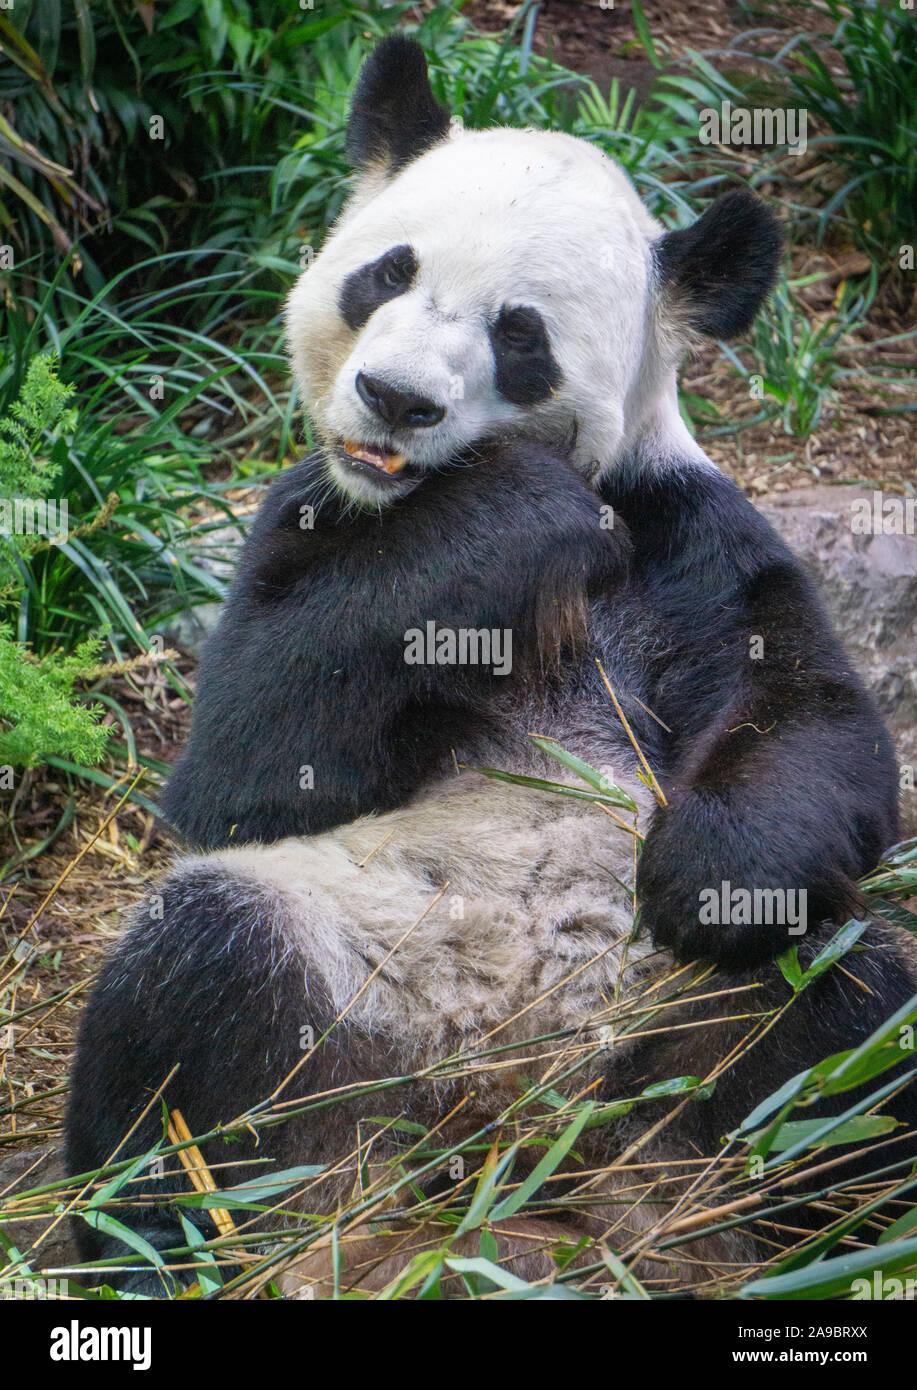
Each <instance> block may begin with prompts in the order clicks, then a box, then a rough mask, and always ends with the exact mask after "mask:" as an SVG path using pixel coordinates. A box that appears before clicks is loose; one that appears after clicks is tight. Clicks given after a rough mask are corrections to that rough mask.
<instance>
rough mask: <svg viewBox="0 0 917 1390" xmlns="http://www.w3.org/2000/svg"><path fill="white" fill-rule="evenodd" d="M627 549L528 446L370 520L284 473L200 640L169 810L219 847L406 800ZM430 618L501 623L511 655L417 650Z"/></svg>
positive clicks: (453, 474)
mask: <svg viewBox="0 0 917 1390" xmlns="http://www.w3.org/2000/svg"><path fill="white" fill-rule="evenodd" d="M304 512H305V513H307V514H308V516H307V519H308V520H309V521H310V522H311V523H312V524H311V526H310V527H305V528H304V527H302V525H301V523H302V521H303V513H304ZM625 552H626V542H625V541H624V540H623V538H622V537H620V536H618V535H617V534H615V533H614V532H613V531H610V530H607V529H603V527H602V525H601V512H600V503H599V501H598V499H597V498H596V496H595V494H594V493H593V492H591V491H590V489H589V488H588V487H587V485H586V483H585V482H584V480H583V479H582V478H580V477H579V476H578V475H577V474H575V473H574V472H573V470H572V469H571V468H570V467H569V466H568V464H567V463H566V462H565V461H564V459H563V458H562V457H560V456H559V455H558V454H556V453H555V452H552V451H551V450H549V449H546V448H545V447H544V446H543V445H539V444H534V443H529V442H527V441H513V442H509V443H503V444H493V445H487V446H482V447H481V449H480V450H478V451H477V454H476V456H475V458H474V459H473V460H468V461H466V462H463V463H461V464H457V465H455V466H454V467H453V468H452V469H451V470H446V471H444V472H443V473H441V474H434V475H432V476H430V477H429V478H427V479H425V480H424V482H423V484H422V485H421V486H420V487H418V488H417V490H416V492H414V493H412V494H411V495H410V496H409V497H407V498H405V499H404V500H403V501H402V502H400V503H398V504H397V505H392V506H391V507H389V508H387V509H385V510H384V511H383V513H382V514H381V515H377V514H375V513H364V512H357V511H355V510H354V509H353V507H348V506H346V505H345V504H344V503H343V502H342V501H341V499H340V498H339V497H337V496H336V494H335V493H333V492H332V491H331V490H330V489H329V484H328V481H327V478H326V477H325V475H324V473H323V471H322V469H321V467H320V464H319V462H318V461H317V460H316V459H315V458H312V459H308V460H306V461H304V462H303V463H302V464H300V465H297V466H296V467H295V468H292V469H290V470H289V471H288V472H287V473H285V474H283V475H282V476H281V477H280V478H278V480H277V481H276V483H275V484H274V486H273V487H272V488H271V490H270V492H269V494H268V497H267V500H266V501H265V503H264V506H263V507H262V510H261V512H260V513H259V515H258V517H257V519H256V521H255V523H254V525H253V527H252V532H251V535H250V536H249V539H248V541H247V542H246V545H245V548H244V551H243V554H242V557H241V559H240V562H239V567H238V571H237V575H236V579H235V582H234V585H233V589H232V591H231V593H230V595H229V597H228V599H227V601H226V603H225V605H224V608H223V613H222V615H221V619H220V624H219V626H218V628H217V629H216V631H215V632H214V634H213V636H212V637H211V639H210V641H209V642H208V644H207V647H206V648H205V651H204V654H203V657H202V660H201V665H200V670H199V673H198V685H197V694H196V699H195V709H194V723H193V725H192V730H191V738H190V742H189V744H188V747H187V749H186V750H185V752H184V754H183V756H182V758H181V760H180V762H179V763H178V766H177V767H176V769H175V772H174V773H173V775H172V778H171V780H170V781H169V783H168V785H167V787H166V789H165V793H164V797H163V807H164V810H165V813H166V815H167V817H168V818H169V820H170V821H171V822H172V824H173V825H174V826H175V828H176V829H177V830H178V831H179V833H180V835H181V836H182V838H183V839H184V840H185V841H187V842H188V843H190V844H193V845H195V846H196V847H199V848H204V849H214V848H218V847H221V846H223V845H227V844H230V843H232V844H240V843H245V842H247V841H252V840H261V841H263V842H267V843H270V842H272V841H275V840H278V839H281V838H283V837H284V836H286V835H294V834H314V833H317V832H319V831H321V830H324V829H328V828H330V827H332V826H334V825H339V824H345V823H346V822H348V821H350V820H353V819H355V818H356V817H357V816H360V815H364V814H367V813H369V812H372V811H384V810H389V809H393V808H394V807H396V806H400V805H403V804H404V803H405V802H406V801H407V800H409V799H410V797H411V796H412V795H413V794H414V792H415V791H417V789H418V788H419V787H420V786H421V785H423V784H424V783H425V782H426V781H427V780H428V779H429V777H430V776H431V775H432V773H433V772H434V771H435V769H436V768H437V767H438V766H443V765H448V763H449V761H450V758H451V754H450V750H451V749H453V748H454V747H456V746H461V744H462V742H463V740H464V738H465V737H466V736H467V734H468V731H469V729H475V730H479V729H480V726H481V723H482V720H484V719H485V717H486V711H487V709H489V708H490V707H491V706H492V704H493V701H494V696H495V695H497V696H500V695H502V693H503V691H504V690H505V688H506V685H507V684H508V683H511V682H512V679H513V677H514V676H515V675H516V674H517V673H518V672H519V671H520V669H522V668H524V667H525V665H526V664H527V663H528V664H529V665H532V664H535V663H538V662H540V660H541V658H542V656H543V650H542V644H543V643H544V644H545V645H547V646H548V648H550V645H551V641H552V638H554V637H557V636H559V637H564V636H566V635H567V634H566V633H565V632H564V630H563V629H564V626H565V624H564V615H565V613H568V612H569V613H575V612H576V611H577V609H578V608H579V609H582V608H583V607H584V604H585V598H586V595H587V594H588V593H589V592H591V591H594V590H595V589H597V588H600V589H602V590H603V591H605V590H608V589H612V590H613V589H614V587H615V586H616V584H619V583H620V582H621V579H622V576H623V573H624V554H625ZM431 628H432V629H433V631H434V634H435V633H437V632H442V631H446V632H447V633H449V632H451V633H453V634H454V633H455V632H457V631H461V630H467V631H472V632H478V631H489V632H491V633H494V632H496V633H499V634H500V635H501V638H502V642H503V646H504V650H505V655H506V657H507V660H506V662H505V664H503V665H502V666H501V667H500V669H499V670H498V669H496V666H495V664H494V663H489V664H477V663H457V662H456V661H454V660H452V661H448V662H443V663H440V662H438V661H437V660H434V659H431V658H430V657H429V655H428V657H427V660H425V661H423V660H421V661H417V660H415V659H414V656H413V655H412V654H410V653H409V652H408V650H407V643H408V637H409V634H412V633H413V634H417V633H420V634H427V633H428V632H429V631H430V629H431ZM558 628H559V629H560V631H559V632H558V631H557V629H558ZM507 634H509V637H507Z"/></svg>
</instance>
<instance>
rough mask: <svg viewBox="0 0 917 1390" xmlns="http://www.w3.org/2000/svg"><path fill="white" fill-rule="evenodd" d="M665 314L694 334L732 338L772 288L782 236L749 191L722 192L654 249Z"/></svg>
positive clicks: (773, 219) (748, 322)
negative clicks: (666, 308)
mask: <svg viewBox="0 0 917 1390" xmlns="http://www.w3.org/2000/svg"><path fill="white" fill-rule="evenodd" d="M653 250H654V253H655V257H656V267H657V272H658V275H659V282H660V287H661V291H662V294H663V297H664V300H665V301H666V302H667V304H668V306H669V312H670V313H671V314H673V315H677V316H678V317H679V318H680V319H681V320H682V322H684V321H685V320H687V324H688V327H689V328H690V329H691V330H692V331H693V332H694V333H703V334H706V335H707V336H709V337H711V338H734V337H736V336H737V335H738V334H740V333H744V332H745V331H746V330H747V329H748V328H750V327H751V324H752V322H753V320H754V317H755V315H756V314H757V312H758V310H759V309H760V307H761V305H762V303H763V301H764V299H765V296H766V295H767V294H768V292H769V291H770V290H772V289H773V287H774V282H775V281H776V279H777V273H778V271H779V269H780V261H781V257H782V254H783V232H782V230H781V227H780V223H779V222H778V221H777V219H776V217H775V216H774V215H773V213H772V212H770V211H769V210H768V208H766V207H765V206H764V204H763V203H762V202H760V201H759V199H757V198H756V197H755V196H754V194H753V193H749V192H748V191H747V189H744V188H740V189H736V190H734V191H733V192H731V193H724V194H723V196H722V198H717V200H716V202H715V203H713V204H712V206H711V207H709V208H708V209H707V211H706V212H705V213H704V215H703V217H699V218H698V220H697V221H696V222H695V223H694V224H693V226H691V227H686V228H685V229H684V230H683V231H679V232H666V234H665V235H664V236H662V237H660V238H659V240H658V241H657V242H656V243H655V246H654V248H653Z"/></svg>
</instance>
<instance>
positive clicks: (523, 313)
mask: <svg viewBox="0 0 917 1390" xmlns="http://www.w3.org/2000/svg"><path fill="white" fill-rule="evenodd" d="M490 341H491V346H492V347H493V354H494V363H495V366H496V372H495V376H494V382H495V385H496V388H497V390H498V391H499V392H500V395H501V396H503V397H504V398H505V399H506V400H508V401H511V402H512V403H513V405H535V404H537V402H538V401H541V400H544V399H545V397H546V396H549V395H550V394H551V392H552V391H553V390H555V389H556V387H557V386H558V385H559V384H560V375H561V374H560V368H559V367H558V365H557V363H556V362H555V360H554V356H553V354H552V352H551V343H550V340H549V338H548V330H547V328H546V327H545V322H544V319H543V318H542V317H541V315H540V314H539V312H538V310H537V309H533V308H531V307H530V306H528V305H523V304H519V305H509V304H504V305H503V307H502V309H501V310H500V312H499V314H498V315H497V317H496V319H495V320H494V321H493V323H491V325H490Z"/></svg>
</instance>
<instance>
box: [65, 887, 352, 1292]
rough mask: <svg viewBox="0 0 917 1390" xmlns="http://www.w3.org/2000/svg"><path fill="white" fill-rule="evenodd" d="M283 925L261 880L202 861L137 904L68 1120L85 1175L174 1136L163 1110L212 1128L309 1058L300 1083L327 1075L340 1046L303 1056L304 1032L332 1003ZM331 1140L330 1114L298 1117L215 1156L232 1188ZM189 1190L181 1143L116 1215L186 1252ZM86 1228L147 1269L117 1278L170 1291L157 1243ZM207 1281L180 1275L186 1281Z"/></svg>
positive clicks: (97, 1009) (84, 1246)
mask: <svg viewBox="0 0 917 1390" xmlns="http://www.w3.org/2000/svg"><path fill="white" fill-rule="evenodd" d="M283 927H284V923H283V919H282V909H281V908H280V907H279V906H278V904H277V902H276V901H275V902H273V903H267V902H266V901H265V895H264V893H263V891H262V890H260V889H259V888H258V887H257V885H255V884H252V883H246V882H245V881H244V880H241V879H236V878H233V877H231V876H230V875H229V874H227V873H225V871H220V870H219V869H218V868H216V867H209V866H207V865H205V864H202V863H200V862H198V863H195V862H194V861H192V862H190V863H188V864H186V865H184V866H179V868H178V870H177V871H176V872H175V873H174V874H173V875H172V877H171V878H170V879H169V880H168V881H167V882H166V883H165V884H164V885H162V886H161V889H160V891H159V892H158V893H157V894H155V895H154V896H153V897H152V898H151V899H149V900H148V901H147V903H146V904H143V905H141V906H140V908H138V910H137V912H136V914H135V917H134V920H133V923H132V925H131V926H130V928H129V929H128V931H127V932H126V934H125V936H124V937H123V938H122V940H121V941H120V943H119V944H118V946H117V948H116V949H115V951H114V952H113V954H112V955H111V956H110V957H109V959H108V961H107V962H106V964H105V966H104V967H103V970H102V973H101V976H100V978H99V981H98V983H97V985H96V988H95V990H94V992H93V994H92V997H91V999H90V1001H89V1003H88V1005H87V1007H86V1011H85V1014H84V1016H83V1020H82V1025H81V1029H80V1034H79V1039H78V1044H77V1053H76V1060H75V1063H74V1068H73V1076H72V1086H71V1095H70V1103H69V1109H68V1115H67V1162H68V1171H69V1172H70V1173H71V1174H73V1175H79V1174H84V1173H87V1172H90V1171H94V1170H96V1169H98V1168H100V1167H101V1166H102V1165H104V1164H108V1163H111V1162H116V1163H117V1162H121V1161H122V1160H124V1159H128V1158H133V1157H137V1156H140V1155H142V1154H144V1153H147V1152H149V1151H150V1150H151V1149H153V1148H154V1146H155V1145H156V1144H157V1141H160V1140H161V1139H162V1138H163V1133H164V1111H163V1106H165V1109H166V1111H168V1112H170V1113H171V1112H172V1111H173V1110H179V1111H180V1112H181V1115H182V1117H183V1119H184V1121H185V1123H186V1124H187V1125H188V1127H189V1130H190V1132H191V1133H192V1134H193V1135H195V1136H201V1135H205V1134H207V1133H210V1132H211V1131H213V1130H214V1129H216V1128H217V1127H219V1126H224V1125H227V1124H229V1123H230V1122H232V1121H233V1120H234V1119H236V1118H237V1117H239V1116H242V1115H245V1114H246V1113H247V1112H248V1111H249V1110H250V1109H251V1108H252V1107H254V1106H256V1105H258V1104H259V1103H260V1102H262V1101H264V1100H265V1099H266V1098H267V1097H268V1096H269V1095H270V1094H271V1093H272V1091H274V1090H275V1089H276V1088H277V1087H278V1086H279V1085H280V1084H281V1082H282V1081H283V1080H284V1078H285V1077H286V1076H287V1075H288V1074H289V1073H290V1072H291V1070H292V1069H293V1068H294V1067H296V1066H297V1064H300V1065H299V1071H298V1073H297V1093H298V1094H302V1093H303V1091H304V1090H305V1091H308V1090H309V1089H314V1088H316V1087H317V1086H320V1084H321V1077H320V1076H319V1070H320V1068H324V1067H326V1066H328V1065H329V1062H328V1061H327V1056H328V1052H327V1050H326V1049H325V1048H323V1049H321V1050H320V1052H318V1053H316V1057H315V1058H311V1057H310V1058H309V1059H308V1060H307V1061H306V1062H305V1064H304V1065H303V1058H304V1052H303V1046H302V1038H303V1036H304V1029H305V1028H306V1027H308V1028H311V1029H312V1030H313V1031H312V1033H311V1034H308V1036H310V1037H311V1036H318V1035H319V1033H320V1032H321V1030H322V1029H323V1028H324V1027H325V1026H326V1025H327V1022H328V1021H330V1020H329V1013H328V1007H327V1004H326V1002H325V1000H324V999H323V998H322V997H321V987H320V986H318V985H316V984H315V982H314V981H313V980H312V979H311V978H310V981H309V996H308V998H307V995H306V982H305V972H304V968H303V965H302V962H301V960H300V959H299V958H298V956H297V955H296V953H295V952H294V951H293V950H292V948H291V947H290V945H289V943H288V940H287V938H286V937H285V935H284V930H283ZM330 1051H331V1056H332V1058H336V1055H337V1051H336V1049H335V1048H333V1047H332V1049H331V1050H330ZM320 1057H321V1058H323V1059H325V1060H322V1061H320V1060H319V1058H320ZM170 1074H171V1075H170ZM167 1078H170V1079H169V1080H168V1084H167V1085H165V1087H164V1089H163V1085H164V1083H165V1082H166V1080H167ZM157 1092H159V1093H160V1094H158V1095H157ZM144 1111H145V1112H146V1113H145V1114H144V1113H143V1112H144ZM141 1116H142V1118H140V1117H141ZM320 1135H321V1126H320V1125H310V1126H306V1125H305V1124H304V1123H303V1122H302V1121H298V1120H293V1121H290V1122H289V1123H287V1124H284V1125H281V1126H278V1127H272V1128H267V1129H263V1130H261V1131H260V1132H259V1133H258V1134H257V1135H255V1134H254V1132H252V1131H249V1130H246V1129H244V1128H240V1129H239V1130H238V1131H235V1132H234V1133H233V1135H232V1142H226V1141H224V1139H223V1138H222V1137H221V1136H217V1137H215V1138H211V1139H210V1140H209V1141H208V1142H206V1143H204V1144H203V1145H202V1151H203V1154H204V1159H205V1162H206V1163H207V1164H208V1166H209V1167H210V1169H211V1171H212V1173H213V1175H214V1177H215V1180H216V1182H217V1185H218V1187H231V1186H234V1185H236V1184H238V1183H241V1182H245V1181H248V1180H251V1179H252V1178H254V1177H256V1176H262V1175H265V1174H266V1171H270V1169H271V1168H272V1167H273V1168H275V1169H276V1168H279V1167H286V1166H294V1165H295V1164H298V1163H309V1162H314V1161H317V1159H316V1155H315V1152H313V1150H314V1148H315V1146H317V1145H320V1142H321V1141H320ZM167 1142H168V1141H167ZM157 1169H158V1170H159V1171H157ZM103 1181H104V1180H103ZM190 1190H191V1188H190V1184H189V1181H188V1178H187V1175H186V1174H185V1172H184V1170H183V1168H182V1166H181V1164H180V1162H179V1158H178V1155H177V1154H172V1155H168V1156H166V1157H165V1158H163V1159H162V1160H160V1161H159V1162H158V1163H154V1164H153V1165H152V1166H148V1167H146V1168H145V1169H143V1170H142V1171H141V1172H140V1173H138V1174H137V1176H136V1177H135V1178H134V1179H133V1180H132V1181H131V1183H130V1185H129V1186H128V1187H126V1188H125V1189H124V1190H122V1191H121V1192H119V1193H116V1194H114V1195H113V1199H112V1202H111V1203H110V1204H109V1205H108V1206H107V1207H106V1211H107V1213H108V1216H109V1217H110V1218H113V1219H114V1220H115V1221H118V1222H120V1223H122V1224H124V1225H127V1226H128V1227H129V1228H130V1229H131V1230H133V1231H134V1232H135V1233H136V1234H137V1235H138V1236H141V1237H142V1238H143V1240H145V1241H147V1242H149V1244H151V1245H152V1246H153V1247H154V1248H155V1249H157V1250H159V1251H163V1250H168V1249H174V1248H175V1247H180V1246H184V1245H186V1244H187V1238H186V1235H185V1234H184V1233H183V1230H182V1227H181V1223H180V1219H179V1210H178V1209H175V1208H174V1207H173V1208H171V1209H170V1206H169V1203H168V1198H169V1197H170V1196H174V1195H175V1194H176V1193H178V1192H183V1193H188V1192H189V1191H190ZM88 1195H89V1194H87V1196H88ZM157 1198H160V1199H162V1202H163V1204H160V1205H157V1203H156V1199H157ZM185 1214H186V1216H187V1217H190V1218H191V1219H192V1220H193V1222H194V1224H195V1225H197V1226H198V1228H199V1229H200V1230H201V1231H202V1232H203V1234H204V1235H205V1236H207V1237H208V1238H209V1237H212V1236H214V1235H215V1234H216V1230H215V1228H214V1227H213V1225H212V1223H211V1220H210V1218H209V1216H208V1215H207V1213H206V1212H205V1211H202V1210H189V1211H187V1212H186V1213H185ZM242 1219H243V1220H244V1219H245V1213H243V1214H242ZM104 1220H105V1218H104V1217H103V1221H104ZM76 1223H77V1228H78V1229H77V1241H78V1246H79V1249H80V1252H81V1254H82V1257H83V1259H85V1260H102V1259H109V1258H112V1257H115V1256H117V1257H119V1262H120V1263H121V1264H122V1265H126V1266H130V1267H131V1268H132V1269H133V1270H134V1272H133V1273H132V1274H130V1275H127V1274H123V1275H117V1274H116V1275H113V1277H112V1280H111V1282H113V1283H117V1284H119V1285H120V1286H121V1287H125V1288H129V1289H132V1290H134V1291H136V1292H143V1293H147V1294H152V1295H153V1296H159V1297H163V1296H168V1295H167V1292H166V1290H167V1288H168V1282H169V1281H168V1278H166V1280H165V1282H163V1278H162V1277H161V1276H160V1275H159V1274H158V1273H156V1272H154V1271H153V1270H152V1269H151V1268H150V1267H149V1265H148V1266H147V1267H146V1268H143V1266H144V1260H143V1256H142V1254H138V1252H137V1251H136V1250H132V1249H130V1248H129V1247H128V1246H127V1245H125V1244H124V1243H123V1242H122V1241H121V1240H119V1239H118V1237H117V1233H116V1231H114V1230H112V1228H109V1229H108V1230H104V1229H102V1230H100V1229H97V1228H95V1227H94V1226H92V1225H90V1224H88V1222H87V1221H86V1220H85V1218H83V1217H81V1216H78V1217H77V1218H76ZM176 1262H177V1263H178V1264H181V1263H183V1261H182V1260H180V1259H178V1260H177V1261H176ZM185 1262H187V1261H185ZM101 1277H102V1278H103V1279H104V1277H105V1276H104V1274H103V1275H102V1276H101ZM194 1277H195V1276H194V1272H193V1271H191V1272H190V1273H188V1274H187V1275H182V1274H179V1275H178V1276H177V1278H178V1282H179V1284H181V1283H182V1282H183V1281H185V1279H187V1282H191V1281H192V1280H193V1278H194Z"/></svg>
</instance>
